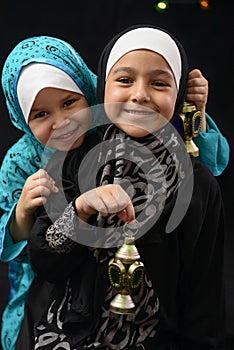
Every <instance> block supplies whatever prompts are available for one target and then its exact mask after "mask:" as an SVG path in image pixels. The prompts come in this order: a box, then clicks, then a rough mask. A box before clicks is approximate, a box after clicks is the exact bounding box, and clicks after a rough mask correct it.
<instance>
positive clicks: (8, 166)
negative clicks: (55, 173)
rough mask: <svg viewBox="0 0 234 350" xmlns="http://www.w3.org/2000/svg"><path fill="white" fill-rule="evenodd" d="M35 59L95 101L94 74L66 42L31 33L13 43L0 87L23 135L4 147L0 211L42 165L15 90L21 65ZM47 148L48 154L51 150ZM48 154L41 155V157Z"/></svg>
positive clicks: (40, 149)
mask: <svg viewBox="0 0 234 350" xmlns="http://www.w3.org/2000/svg"><path fill="white" fill-rule="evenodd" d="M36 62H37V63H45V64H50V65H52V66H55V67H57V68H59V69H61V70H63V71H64V72H66V73H67V74H68V75H69V76H70V77H71V78H72V79H73V80H74V82H75V83H76V84H77V85H78V86H79V88H80V90H81V91H82V92H83V93H84V96H85V97H86V99H87V101H88V104H89V105H90V106H93V105H95V104H97V98H96V76H95V75H94V74H93V73H92V72H91V71H90V69H89V68H88V67H87V65H86V64H85V62H84V61H83V59H82V58H81V56H80V55H79V54H78V53H77V52H76V50H75V49H74V48H73V47H72V46H71V45H70V44H68V43H67V42H65V41H63V40H61V39H57V38H53V37H49V36H35V37H30V38H27V39H24V40H22V41H21V42H20V43H19V44H17V45H16V46H15V48H14V49H13V50H12V51H11V53H10V54H9V56H8V57H7V59H6V61H5V64H4V66H3V70H2V88H3V92H4V95H5V98H6V105H7V108H8V112H9V116H10V119H11V121H12V123H13V124H14V126H15V127H16V128H18V129H19V130H21V131H23V132H24V135H23V136H22V137H21V138H20V139H19V140H18V141H17V142H16V143H15V144H14V145H13V146H12V147H11V148H10V149H9V150H8V152H7V153H6V155H5V158H4V160H3V163H2V167H1V172H0V207H1V209H2V210H3V211H9V210H10V208H11V207H12V205H13V204H14V203H16V202H17V200H18V198H19V196H20V193H21V190H22V187H23V185H24V182H25V180H26V178H27V177H28V176H29V175H31V174H33V173H34V172H36V171H37V170H38V169H39V168H40V167H41V166H42V165H41V157H42V154H43V152H44V145H42V144H41V143H40V142H39V141H38V140H37V139H36V138H35V137H34V136H33V134H32V133H31V130H30V128H29V127H28V125H27V124H26V122H25V118H24V116H23V113H22V111H21V108H20V106H19V101H18V97H17V93H16V92H17V91H16V87H17V82H18V78H19V75H20V72H21V71H22V69H23V67H25V66H27V65H28V64H30V63H36ZM47 151H48V157H49V155H51V152H53V151H54V150H47ZM48 157H44V155H43V160H44V158H45V159H48ZM44 165H46V164H44Z"/></svg>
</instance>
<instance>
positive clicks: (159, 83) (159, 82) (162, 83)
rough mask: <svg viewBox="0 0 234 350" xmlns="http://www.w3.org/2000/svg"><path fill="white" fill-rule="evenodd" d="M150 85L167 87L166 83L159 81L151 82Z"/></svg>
mask: <svg viewBox="0 0 234 350" xmlns="http://www.w3.org/2000/svg"><path fill="white" fill-rule="evenodd" d="M152 85H153V86H159V87H160V86H167V84H166V83H164V82H163V81H159V80H157V81H153V82H152Z"/></svg>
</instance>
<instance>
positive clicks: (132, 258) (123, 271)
mask: <svg viewBox="0 0 234 350" xmlns="http://www.w3.org/2000/svg"><path fill="white" fill-rule="evenodd" d="M143 274H144V264H143V263H142V262H141V261H140V255H139V253H138V250H137V248H136V246H135V238H134V237H133V236H132V235H131V236H125V240H124V243H123V245H122V246H121V247H120V248H119V249H118V251H117V252H116V254H115V257H114V258H113V259H111V260H110V262H109V266H108V275H109V279H110V283H111V285H112V287H113V288H115V289H116V291H117V292H118V294H117V295H116V296H115V297H114V299H113V300H112V301H111V303H110V310H111V311H112V312H113V313H116V314H131V313H133V312H134V309H135V304H134V302H133V300H132V298H131V295H130V294H131V293H132V292H133V291H134V290H136V289H137V288H138V287H139V285H140V283H141V280H142V278H143Z"/></svg>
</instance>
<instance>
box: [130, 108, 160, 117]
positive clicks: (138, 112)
mask: <svg viewBox="0 0 234 350" xmlns="http://www.w3.org/2000/svg"><path fill="white" fill-rule="evenodd" d="M124 111H125V112H126V113H128V114H135V115H146V116H149V115H150V116H151V115H154V114H155V112H154V111H146V110H142V109H124Z"/></svg>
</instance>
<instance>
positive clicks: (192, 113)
mask: <svg viewBox="0 0 234 350" xmlns="http://www.w3.org/2000/svg"><path fill="white" fill-rule="evenodd" d="M179 117H180V120H181V122H182V125H181V126H180V129H182V135H183V139H184V142H185V146H186V149H187V151H188V153H190V154H192V155H193V156H194V157H198V156H199V149H198V147H197V146H196V144H195V143H194V141H193V138H195V137H197V136H198V135H199V132H200V129H201V119H202V115H201V112H200V111H198V110H197V109H196V106H195V105H194V104H193V103H190V102H186V101H185V102H184V105H183V109H182V113H180V115H179Z"/></svg>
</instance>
